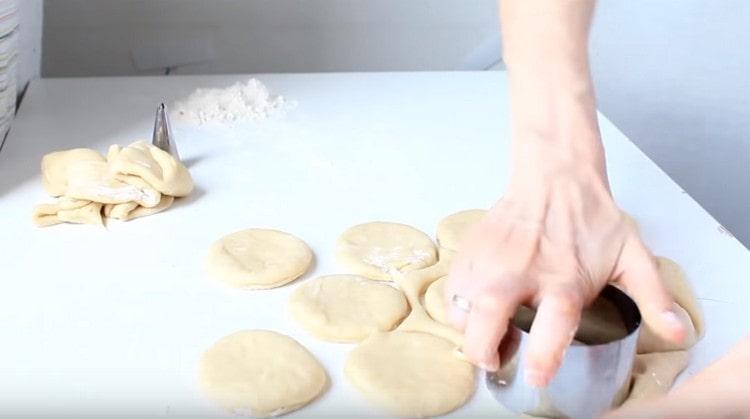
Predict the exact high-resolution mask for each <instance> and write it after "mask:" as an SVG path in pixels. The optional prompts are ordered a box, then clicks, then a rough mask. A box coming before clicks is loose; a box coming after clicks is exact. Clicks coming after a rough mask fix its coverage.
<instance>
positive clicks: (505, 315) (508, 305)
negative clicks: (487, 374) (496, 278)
mask: <svg viewBox="0 0 750 419" xmlns="http://www.w3.org/2000/svg"><path fill="white" fill-rule="evenodd" d="M518 302H519V300H518V298H517V295H513V294H510V293H508V292H499V291H497V290H488V291H487V292H484V293H482V294H480V295H478V296H477V297H476V298H474V300H473V302H472V307H471V311H470V312H469V315H468V318H467V322H466V331H465V333H464V336H465V341H464V347H463V353H464V355H465V356H466V358H467V359H469V361H471V362H472V363H474V364H476V365H478V366H479V367H480V368H482V369H484V370H486V371H497V369H498V368H500V359H499V355H498V346H499V345H500V341H501V340H502V338H503V336H505V332H506V331H507V330H508V324H509V322H510V319H511V318H512V317H513V314H514V313H515V311H516V307H517V306H518Z"/></svg>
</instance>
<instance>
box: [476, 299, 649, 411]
mask: <svg viewBox="0 0 750 419" xmlns="http://www.w3.org/2000/svg"><path fill="white" fill-rule="evenodd" d="M593 306H598V307H609V308H610V310H609V311H610V315H608V316H599V315H597V314H595V313H592V312H591V310H587V311H588V313H587V312H586V311H585V312H584V314H583V316H582V325H583V324H584V323H587V322H588V324H590V325H592V324H593V325H596V327H598V328H599V329H600V330H606V331H607V332H608V333H606V335H607V337H606V338H601V339H600V340H598V341H597V340H595V339H594V340H591V339H587V340H584V339H582V338H580V335H581V331H582V328H583V326H581V327H579V331H578V334H576V341H574V343H573V345H571V346H570V347H569V348H568V350H567V351H566V352H565V355H564V357H563V360H562V363H561V366H560V369H559V370H558V372H557V374H556V375H555V377H554V378H553V379H552V381H551V382H550V383H549V385H547V387H544V388H534V387H531V386H530V385H528V384H527V383H526V380H525V379H524V376H525V371H524V368H525V366H524V356H523V354H524V352H525V349H526V346H527V344H528V340H529V339H528V338H529V334H528V324H530V322H531V321H530V320H528V321H527V322H525V323H526V324H521V323H524V322H522V321H521V322H519V321H517V320H514V322H513V325H511V327H509V331H508V333H507V334H506V336H505V338H504V339H503V341H502V342H501V344H500V365H501V367H500V370H498V371H497V372H487V375H486V383H487V388H488V389H489V390H490V392H491V393H492V394H493V396H494V397H495V398H496V399H497V400H498V401H499V402H500V403H501V404H502V405H503V406H504V407H505V408H507V409H509V410H511V411H513V412H515V413H525V414H528V415H532V416H541V417H562V418H565V417H569V418H594V417H598V416H599V415H601V414H602V413H604V412H606V411H607V410H609V409H610V408H612V407H614V406H617V405H619V404H620V403H621V402H622V401H623V400H624V398H625V397H626V396H627V393H628V390H629V387H630V375H631V370H632V367H633V360H634V359H635V354H636V344H637V342H638V332H639V330H640V324H641V314H640V312H639V311H638V307H637V306H636V304H635V302H633V300H631V299H630V297H628V296H627V295H626V294H625V293H624V292H622V291H620V290H619V289H617V288H615V287H613V286H607V287H606V288H605V289H604V290H603V291H602V293H601V294H600V295H599V297H598V299H597V300H596V301H595V302H594V304H593ZM527 311H528V309H527ZM587 315H588V316H599V317H598V318H595V319H593V320H592V319H591V318H586V316H587ZM516 317H518V315H517V316H516ZM529 319H530V318H529ZM613 331H617V333H614V332H613Z"/></svg>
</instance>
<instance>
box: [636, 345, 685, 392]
mask: <svg viewBox="0 0 750 419" xmlns="http://www.w3.org/2000/svg"><path fill="white" fill-rule="evenodd" d="M689 359H690V355H689V354H688V352H687V351H671V352H658V353H650V354H639V355H637V356H636V357H635V363H634V364H633V378H632V383H631V385H630V395H629V396H628V398H627V399H626V400H625V402H624V403H623V405H627V404H629V403H632V402H634V401H637V400H643V399H650V398H655V397H657V396H660V395H662V394H666V393H667V392H669V389H671V388H672V385H673V384H674V380H675V378H677V375H678V374H680V373H681V372H682V371H683V370H684V369H685V367H687V364H688V360H689Z"/></svg>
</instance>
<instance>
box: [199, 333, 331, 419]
mask: <svg viewBox="0 0 750 419" xmlns="http://www.w3.org/2000/svg"><path fill="white" fill-rule="evenodd" d="M199 374H200V386H201V388H202V390H203V392H204V393H205V394H206V396H207V397H209V398H210V399H211V400H213V401H214V402H216V403H217V404H218V405H220V406H221V407H223V408H224V409H226V410H228V411H230V412H232V413H235V414H242V415H252V416H276V415H280V414H283V413H286V412H290V411H292V410H296V409H299V408H300V407H302V406H304V405H306V404H307V403H309V402H310V401H312V400H313V399H315V398H316V397H318V396H319V395H320V394H321V393H323V391H324V390H325V388H326V386H327V383H328V377H327V375H326V372H325V370H324V369H323V367H322V366H321V365H320V363H319V362H318V360H317V359H315V357H314V356H313V355H312V354H311V353H310V352H309V351H308V350H307V349H305V348H304V347H303V346H302V345H300V344H299V343H298V342H297V341H295V340H294V339H292V338H290V337H288V336H285V335H282V334H279V333H276V332H272V331H268V330H246V331H240V332H236V333H233V334H231V335H229V336H226V337H224V338H222V339H220V340H219V341H218V342H216V343H215V344H214V345H213V346H212V347H210V348H209V349H208V350H207V351H206V352H205V353H204V354H203V356H202V357H201V360H200V365H199Z"/></svg>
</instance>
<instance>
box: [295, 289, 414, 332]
mask: <svg viewBox="0 0 750 419" xmlns="http://www.w3.org/2000/svg"><path fill="white" fill-rule="evenodd" d="M289 310H290V311H291V314H292V317H294V319H295V320H297V322H299V323H300V324H301V325H302V327H304V328H305V330H307V331H308V332H309V333H310V334H312V335H313V336H315V337H317V338H319V339H323V340H328V341H333V342H359V341H361V340H362V339H365V338H367V337H368V336H370V335H371V334H372V333H373V332H376V331H388V330H391V329H393V328H394V327H396V325H398V323H399V322H401V320H403V319H404V317H406V315H407V314H408V312H409V304H408V303H407V302H406V297H405V296H404V293H402V292H401V291H400V290H398V289H396V288H394V287H392V286H390V285H388V284H385V283H382V282H375V281H371V280H369V279H367V278H364V277H361V276H357V275H328V276H321V277H319V278H315V279H313V280H311V281H307V282H305V283H304V284H302V285H300V286H299V287H297V289H296V290H294V292H293V293H292V295H291V297H290V298H289Z"/></svg>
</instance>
